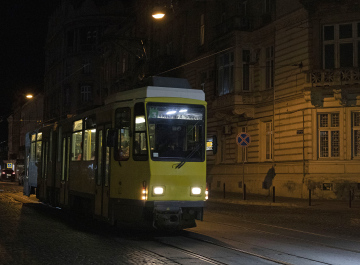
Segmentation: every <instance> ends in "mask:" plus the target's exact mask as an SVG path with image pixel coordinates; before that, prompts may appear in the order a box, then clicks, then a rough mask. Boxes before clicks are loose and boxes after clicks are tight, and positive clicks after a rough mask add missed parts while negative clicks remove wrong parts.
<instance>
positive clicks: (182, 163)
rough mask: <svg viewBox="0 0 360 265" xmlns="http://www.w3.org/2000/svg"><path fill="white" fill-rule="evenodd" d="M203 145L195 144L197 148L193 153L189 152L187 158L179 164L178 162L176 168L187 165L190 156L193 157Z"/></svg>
mask: <svg viewBox="0 0 360 265" xmlns="http://www.w3.org/2000/svg"><path fill="white" fill-rule="evenodd" d="M201 146H202V143H198V144H197V145H196V146H195V148H194V149H193V150H192V151H191V153H190V154H188V155H187V157H185V158H184V159H183V161H181V162H180V163H179V164H177V165H176V167H175V168H176V169H179V168H181V167H182V166H183V165H185V163H186V162H187V160H188V159H189V158H192V157H193V155H194V154H195V153H196V152H197V151H198V150H199V148H200V147H201Z"/></svg>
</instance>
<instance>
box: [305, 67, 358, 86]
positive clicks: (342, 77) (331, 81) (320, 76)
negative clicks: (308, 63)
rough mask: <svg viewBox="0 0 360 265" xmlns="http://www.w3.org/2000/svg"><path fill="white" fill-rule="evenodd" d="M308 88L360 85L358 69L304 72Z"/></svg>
mask: <svg viewBox="0 0 360 265" xmlns="http://www.w3.org/2000/svg"><path fill="white" fill-rule="evenodd" d="M305 81H306V83H307V84H308V85H309V86H318V87H322V86H339V85H352V84H359V83H360V68H339V69H334V70H328V69H325V70H311V71H307V72H306V80H305Z"/></svg>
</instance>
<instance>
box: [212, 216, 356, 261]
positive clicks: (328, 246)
mask: <svg viewBox="0 0 360 265" xmlns="http://www.w3.org/2000/svg"><path fill="white" fill-rule="evenodd" d="M243 222H247V221H243ZM209 223H213V224H218V225H224V226H228V227H235V228H241V229H246V230H252V231H255V232H260V233H263V234H270V235H274V236H279V237H285V238H289V239H295V240H301V241H303V242H307V243H311V244H315V245H320V246H323V247H327V248H332V249H336V250H341V251H347V252H351V253H355V254H360V250H354V249H349V248H343V247H336V246H331V245H329V244H324V243H321V242H319V241H314V240H309V239H304V238H300V237H295V236H289V235H284V234H281V233H275V232H269V231H264V230H261V229H255V228H249V227H246V226H239V225H232V224H226V223H221V222H209ZM249 223H250V222H249ZM251 223H252V224H256V225H262V226H267V227H271V228H276V229H283V230H286V231H291V232H295V233H301V234H306V235H311V236H316V237H319V238H327V239H333V240H337V241H339V240H342V241H347V242H349V243H357V244H360V241H358V240H351V239H347V238H339V237H335V236H328V235H322V234H318V233H312V232H307V231H301V230H297V229H291V228H286V227H280V226H274V225H268V224H262V223H254V222H251Z"/></svg>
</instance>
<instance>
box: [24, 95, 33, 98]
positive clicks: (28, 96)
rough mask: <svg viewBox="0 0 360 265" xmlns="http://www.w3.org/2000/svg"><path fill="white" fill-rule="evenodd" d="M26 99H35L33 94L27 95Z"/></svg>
mask: <svg viewBox="0 0 360 265" xmlns="http://www.w3.org/2000/svg"><path fill="white" fill-rule="evenodd" d="M25 97H26V98H28V99H30V98H33V95H32V94H26V96H25Z"/></svg>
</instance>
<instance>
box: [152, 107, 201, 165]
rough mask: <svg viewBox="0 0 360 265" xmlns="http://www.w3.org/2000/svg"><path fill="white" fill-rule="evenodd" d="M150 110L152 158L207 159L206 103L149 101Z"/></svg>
mask: <svg viewBox="0 0 360 265" xmlns="http://www.w3.org/2000/svg"><path fill="white" fill-rule="evenodd" d="M147 113H148V122H149V123H148V124H149V142H150V153H151V158H152V160H168V161H182V160H184V159H186V160H187V161H190V162H191V161H193V162H195V161H204V159H205V153H204V152H205V151H204V149H205V144H204V143H205V127H204V119H205V108H204V106H199V105H189V104H166V103H148V104H147Z"/></svg>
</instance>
